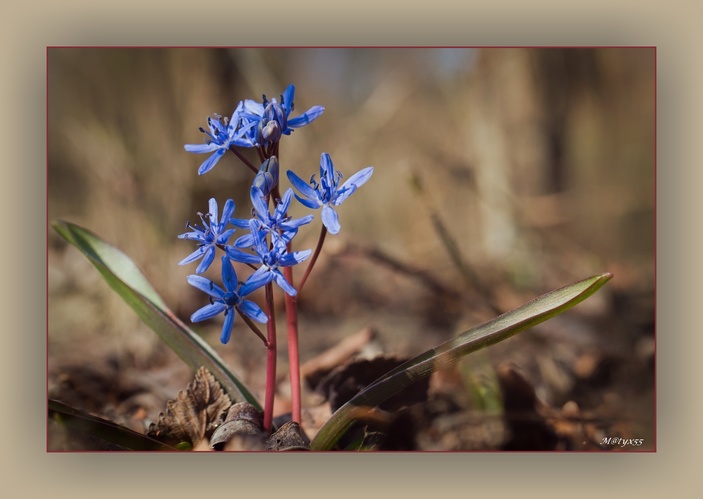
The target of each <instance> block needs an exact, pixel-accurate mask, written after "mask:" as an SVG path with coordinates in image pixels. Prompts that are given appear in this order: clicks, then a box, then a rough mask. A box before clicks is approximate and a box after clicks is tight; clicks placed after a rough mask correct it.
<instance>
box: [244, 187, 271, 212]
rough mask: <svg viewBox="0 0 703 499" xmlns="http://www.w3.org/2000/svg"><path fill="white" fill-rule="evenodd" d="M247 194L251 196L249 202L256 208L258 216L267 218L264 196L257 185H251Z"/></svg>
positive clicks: (267, 210)
mask: <svg viewBox="0 0 703 499" xmlns="http://www.w3.org/2000/svg"><path fill="white" fill-rule="evenodd" d="M249 195H250V197H251V204H252V205H253V206H254V209H255V210H256V213H258V215H259V217H261V218H263V219H266V218H268V214H269V208H268V204H267V203H266V196H264V193H263V192H262V190H261V189H259V188H258V187H252V188H251V191H250V192H249Z"/></svg>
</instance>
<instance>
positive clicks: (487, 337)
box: [310, 273, 613, 450]
mask: <svg viewBox="0 0 703 499" xmlns="http://www.w3.org/2000/svg"><path fill="white" fill-rule="evenodd" d="M612 277H613V275H612V274H610V273H605V274H600V275H597V276H594V277H591V278H589V279H584V280H583V281H579V282H576V283H574V284H571V285H568V286H565V287H563V288H560V289H557V290H554V291H550V292H549V293H546V294H544V295H542V296H540V297H538V298H536V299H534V300H532V301H531V302H529V303H526V304H525V305H523V306H521V307H519V308H516V309H515V310H511V311H509V312H506V313H504V314H502V315H500V316H498V317H496V318H495V319H493V320H490V321H488V322H486V323H484V324H482V325H480V326H476V327H473V328H471V329H469V330H468V331H466V332H464V333H462V334H461V335H459V336H457V337H456V338H453V339H451V340H449V341H447V342H445V343H442V344H441V345H438V346H437V347H435V348H433V349H430V350H428V351H426V352H424V353H422V354H420V355H418V356H417V357H415V358H413V359H411V360H409V361H408V362H406V363H404V364H402V365H401V366H398V367H397V368H395V369H393V370H392V371H390V372H388V373H387V374H385V375H384V376H382V377H381V378H379V379H378V380H376V381H375V382H374V383H372V384H371V385H369V386H367V387H366V388H365V389H364V390H363V391H362V392H360V393H359V394H357V395H356V396H355V397H354V398H352V399H351V400H350V401H349V402H347V403H346V404H344V405H343V406H342V407H340V408H339V410H338V411H336V412H335V413H334V414H333V415H332V417H331V418H330V419H329V420H328V421H327V422H326V423H325V424H324V425H323V426H322V428H320V431H319V432H318V433H317V435H316V436H315V438H314V439H313V441H312V443H311V445H310V448H311V450H330V449H332V448H333V447H334V445H335V444H336V443H337V441H338V440H339V439H340V438H341V437H342V436H343V435H344V433H345V432H346V431H348V430H349V428H351V426H352V425H353V424H354V421H355V415H356V414H357V413H359V411H360V409H361V408H364V407H366V408H368V407H376V406H377V405H378V404H380V403H382V402H384V401H385V400H387V399H388V398H390V397H391V396H393V395H395V394H396V393H398V392H400V391H401V390H403V389H404V388H406V387H408V386H410V385H411V384H413V383H415V382H417V381H420V380H421V379H423V378H426V377H427V376H429V375H430V374H432V373H433V372H434V371H436V370H438V369H441V368H445V367H447V366H450V365H452V364H454V363H456V362H457V361H458V360H459V359H461V358H462V357H464V356H465V355H468V354H470V353H472V352H475V351H477V350H480V349H482V348H485V347H487V346H490V345H494V344H496V343H498V342H501V341H503V340H505V339H507V338H509V337H511V336H513V335H515V334H517V333H519V332H522V331H524V330H526V329H529V328H531V327H533V326H535V325H537V324H539V323H540V322H543V321H546V320H547V319H550V318H552V317H554V316H556V315H558V314H560V313H562V312H564V311H565V310H568V309H569V308H571V307H573V306H574V305H576V304H577V303H580V302H581V301H583V300H585V299H586V298H588V297H589V296H591V295H592V294H593V293H595V292H596V291H598V289H600V288H601V287H602V286H603V285H604V284H605V283H606V282H607V281H608V280H610V279H611V278H612Z"/></svg>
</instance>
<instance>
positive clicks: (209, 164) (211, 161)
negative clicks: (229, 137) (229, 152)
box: [198, 148, 225, 175]
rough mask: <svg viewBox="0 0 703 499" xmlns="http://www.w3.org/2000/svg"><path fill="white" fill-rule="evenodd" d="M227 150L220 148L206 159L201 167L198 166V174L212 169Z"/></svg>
mask: <svg viewBox="0 0 703 499" xmlns="http://www.w3.org/2000/svg"><path fill="white" fill-rule="evenodd" d="M224 153H225V150H224V149H221V148H220V149H218V150H216V151H215V152H214V153H213V155H212V156H210V157H209V158H208V159H206V160H205V161H204V162H203V164H202V165H200V168H198V175H203V174H205V173H207V172H209V171H210V170H212V168H213V167H214V166H215V165H216V164H217V162H218V161H219V160H220V158H221V157H222V156H223V155H224Z"/></svg>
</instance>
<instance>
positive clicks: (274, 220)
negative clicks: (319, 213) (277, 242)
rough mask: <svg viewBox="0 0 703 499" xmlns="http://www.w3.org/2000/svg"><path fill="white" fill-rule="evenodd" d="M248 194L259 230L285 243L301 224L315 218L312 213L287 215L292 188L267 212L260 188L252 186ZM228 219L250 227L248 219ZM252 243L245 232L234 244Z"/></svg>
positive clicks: (246, 246)
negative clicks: (298, 215) (271, 211)
mask: <svg viewBox="0 0 703 499" xmlns="http://www.w3.org/2000/svg"><path fill="white" fill-rule="evenodd" d="M250 194H251V202H252V204H253V205H254V210H253V214H254V216H255V217H256V218H257V219H258V220H259V221H260V222H261V223H260V224H259V227H260V229H259V230H263V231H264V232H269V233H271V234H273V235H274V237H276V236H279V235H280V237H281V238H282V239H283V240H284V241H285V242H286V243H289V242H290V241H291V240H292V239H293V238H294V237H295V235H296V234H297V233H298V228H299V227H300V226H301V225H305V224H309V223H310V222H312V219H313V218H315V217H314V216H313V215H307V216H304V217H301V218H297V219H293V218H292V217H290V216H288V215H287V213H288V208H289V207H290V203H291V201H292V199H293V189H288V190H287V191H286V192H285V194H283V199H281V200H280V201H279V202H278V204H277V205H276V208H275V209H274V210H273V213H270V212H269V209H268V203H267V202H266V196H264V193H263V192H262V191H261V189H259V188H257V187H252V188H251V193H250ZM230 221H231V222H232V224H234V225H236V226H237V227H241V228H244V229H249V228H250V225H249V220H244V219H239V218H233V219H231V220H230ZM254 245H255V241H254V236H253V235H252V234H245V235H243V236H242V237H240V238H239V239H237V240H236V241H235V243H234V246H236V247H237V248H251V247H252V246H254Z"/></svg>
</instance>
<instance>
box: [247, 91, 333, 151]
mask: <svg viewBox="0 0 703 499" xmlns="http://www.w3.org/2000/svg"><path fill="white" fill-rule="evenodd" d="M294 96H295V86H294V85H288V88H286V90H285V91H284V92H283V95H281V102H278V101H276V99H271V101H269V100H268V99H267V98H266V96H265V95H264V96H263V102H256V101H254V100H251V99H247V100H245V101H244V107H243V112H242V115H241V117H242V119H243V120H244V122H246V123H247V124H249V125H251V124H252V123H256V128H250V129H249V132H248V134H247V135H248V138H249V140H251V141H253V142H256V145H258V146H263V145H267V144H269V143H272V142H278V141H279V140H280V138H281V136H282V135H290V134H291V132H292V131H293V129H294V128H300V127H303V126H305V125H308V124H310V123H312V122H313V121H314V120H316V119H317V118H318V117H319V116H320V115H321V114H322V113H323V112H324V111H325V108H324V107H322V106H313V107H311V108H310V109H308V110H307V111H306V112H305V113H303V114H301V115H300V116H296V117H295V118H290V113H291V112H292V111H293V98H294Z"/></svg>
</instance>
